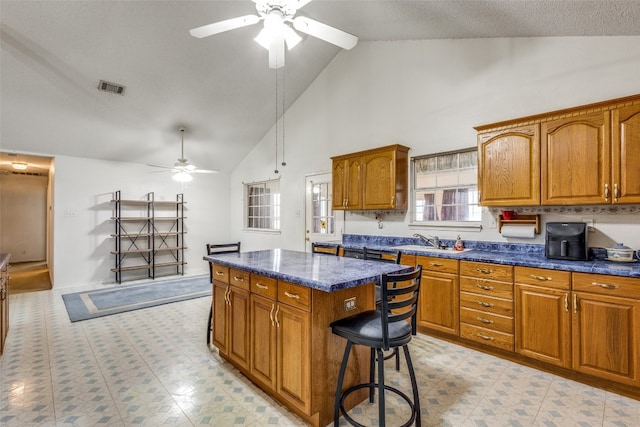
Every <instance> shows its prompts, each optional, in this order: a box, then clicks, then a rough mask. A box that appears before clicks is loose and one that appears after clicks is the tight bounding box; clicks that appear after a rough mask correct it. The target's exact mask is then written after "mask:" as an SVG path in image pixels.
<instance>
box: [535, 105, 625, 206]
mask: <svg viewBox="0 0 640 427" xmlns="http://www.w3.org/2000/svg"><path fill="white" fill-rule="evenodd" d="M610 126H611V125H610V113H609V112H608V111H604V112H602V111H600V112H595V113H591V114H580V115H577V116H575V117H573V116H572V117H568V118H562V119H558V120H552V121H547V122H543V123H542V125H541V135H542V141H543V142H542V150H541V152H542V162H541V164H542V204H543V205H575V204H599V203H610V202H611V198H612V190H613V189H612V188H610V185H611V183H610V175H611V172H610V162H611V158H610V156H611V145H610V141H611V136H610V133H611V127H610Z"/></svg>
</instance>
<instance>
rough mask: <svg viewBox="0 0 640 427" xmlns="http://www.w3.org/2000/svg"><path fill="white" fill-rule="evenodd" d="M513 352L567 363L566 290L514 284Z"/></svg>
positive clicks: (567, 303)
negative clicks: (514, 327) (514, 322)
mask: <svg viewBox="0 0 640 427" xmlns="http://www.w3.org/2000/svg"><path fill="white" fill-rule="evenodd" d="M515 289H516V299H515V304H516V316H515V318H516V337H515V338H516V343H515V344H516V352H518V353H520V354H522V355H524V356H528V357H532V358H534V359H537V360H542V361H544V362H547V363H552V364H554V365H558V366H562V367H565V368H569V367H571V313H570V307H569V303H570V302H569V292H568V291H559V290H555V289H549V288H542V287H536V286H526V285H516V286H515Z"/></svg>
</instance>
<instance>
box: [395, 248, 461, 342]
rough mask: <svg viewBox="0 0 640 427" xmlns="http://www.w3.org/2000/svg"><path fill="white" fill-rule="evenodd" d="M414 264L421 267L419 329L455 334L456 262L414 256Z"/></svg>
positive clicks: (458, 296)
mask: <svg viewBox="0 0 640 427" xmlns="http://www.w3.org/2000/svg"><path fill="white" fill-rule="evenodd" d="M406 262H407V260H404V261H403V262H402V263H403V264H405V263H406ZM415 265H422V277H421V279H420V280H421V282H420V294H419V297H418V298H419V299H420V301H419V304H418V317H417V324H418V327H419V329H421V330H422V329H423V328H426V329H430V330H435V331H439V332H444V333H446V334H450V335H458V333H459V324H460V322H459V301H460V295H459V281H458V260H454V259H446V258H435V257H426V256H417V257H415Z"/></svg>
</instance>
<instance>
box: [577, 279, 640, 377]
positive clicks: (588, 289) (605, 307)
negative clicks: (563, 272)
mask: <svg viewBox="0 0 640 427" xmlns="http://www.w3.org/2000/svg"><path fill="white" fill-rule="evenodd" d="M573 291H574V292H573V298H572V299H573V301H572V307H573V323H572V333H573V369H574V370H576V371H579V372H583V373H586V374H590V375H593V376H596V377H600V378H604V379H608V380H612V381H616V382H619V383H623V384H628V385H632V386H636V387H637V386H640V323H639V322H638V319H639V318H640V279H634V278H625V277H615V276H604V275H598V274H587V273H573Z"/></svg>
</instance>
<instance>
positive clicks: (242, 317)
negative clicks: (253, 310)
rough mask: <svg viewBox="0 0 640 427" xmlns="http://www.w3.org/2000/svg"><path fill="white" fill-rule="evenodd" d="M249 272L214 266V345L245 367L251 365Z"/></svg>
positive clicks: (230, 358)
mask: <svg viewBox="0 0 640 427" xmlns="http://www.w3.org/2000/svg"><path fill="white" fill-rule="evenodd" d="M249 279H250V276H249V273H247V272H245V271H242V270H237V269H234V268H229V267H223V266H219V265H215V264H214V267H213V345H215V346H216V347H217V348H218V350H219V351H220V353H221V354H223V355H225V356H227V357H228V358H229V360H231V361H233V362H234V363H235V364H237V365H238V366H240V367H242V368H245V369H246V368H248V367H249V346H250V342H249V337H250V335H249V325H250V323H249V322H250V307H249Z"/></svg>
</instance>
